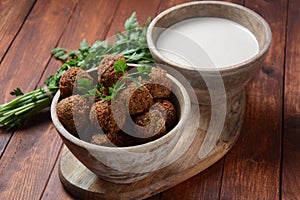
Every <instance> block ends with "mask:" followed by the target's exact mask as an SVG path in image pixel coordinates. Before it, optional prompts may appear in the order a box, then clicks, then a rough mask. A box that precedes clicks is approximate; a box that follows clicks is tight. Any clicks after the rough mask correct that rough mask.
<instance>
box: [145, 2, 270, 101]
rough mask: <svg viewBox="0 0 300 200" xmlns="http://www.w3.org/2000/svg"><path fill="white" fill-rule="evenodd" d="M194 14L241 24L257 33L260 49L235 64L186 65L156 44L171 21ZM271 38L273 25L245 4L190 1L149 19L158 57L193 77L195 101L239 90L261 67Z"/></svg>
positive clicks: (151, 45) (151, 42)
mask: <svg viewBox="0 0 300 200" xmlns="http://www.w3.org/2000/svg"><path fill="white" fill-rule="evenodd" d="M194 17H217V18H223V19H228V20H232V21H234V22H237V23H239V24H241V25H242V26H244V27H246V28H247V29H249V30H250V31H251V32H252V33H253V34H254V36H255V37H256V39H257V41H258V45H259V50H258V53H257V54H256V55H254V56H253V57H251V58H250V59H248V60H246V61H244V62H241V63H239V64H235V65H232V66H225V67H221V68H208V67H206V68H198V67H197V70H196V69H192V68H190V69H187V68H186V67H183V66H181V65H180V64H177V63H175V62H174V61H172V60H170V59H167V58H166V57H164V56H163V55H162V54H161V53H160V52H159V51H158V49H157V47H156V41H157V39H158V37H159V35H160V34H161V33H162V32H163V31H164V30H165V29H166V28H168V27H170V26H171V25H173V24H175V23H178V22H180V21H182V20H185V19H189V18H194ZM271 40H272V33H271V30H270V27H269V25H268V24H267V22H266V21H265V20H264V19H263V18H262V17H261V16H260V15H258V14H256V13H255V12H253V11H252V10H250V9H248V8H245V7H243V6H240V5H237V4H233V3H227V2H218V1H200V2H189V3H185V4H181V5H177V6H175V7H172V8H170V9H168V10H166V11H164V12H162V13H160V14H159V15H158V16H156V17H155V18H154V19H153V21H152V22H151V23H150V25H149V28H148V32H147V42H148V45H149V48H150V51H151V54H152V56H153V57H154V59H155V61H156V62H157V63H162V64H165V65H167V66H171V67H172V68H174V69H175V70H177V71H179V72H180V73H181V74H183V75H184V76H185V77H186V78H187V79H188V80H189V81H190V84H191V86H192V87H193V88H192V89H193V90H194V92H195V93H196V96H197V99H192V101H193V102H197V103H200V104H206V105H207V104H214V103H219V102H221V103H222V102H224V100H226V99H227V100H228V99H229V98H232V97H234V96H236V95H237V93H240V92H241V91H242V90H243V88H244V86H245V85H246V84H247V83H248V82H249V81H250V80H251V79H252V78H253V77H254V76H255V75H256V74H257V73H258V71H259V70H260V67H261V62H262V60H263V59H264V57H265V55H266V53H267V51H268V49H269V47H270V44H271ZM199 59H201V58H199ZM208 81H212V82H211V84H207V83H208ZM218 81H219V82H221V86H220V84H216V83H217V82H218ZM216 85H217V86H216ZM189 92H191V91H189ZM224 96H225V97H226V98H224Z"/></svg>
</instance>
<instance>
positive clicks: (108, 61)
mask: <svg viewBox="0 0 300 200" xmlns="http://www.w3.org/2000/svg"><path fill="white" fill-rule="evenodd" d="M121 59H122V60H124V61H125V62H126V60H125V58H124V57H123V56H122V55H107V56H105V58H104V59H103V60H102V61H101V63H100V65H99V66H98V83H99V84H100V85H103V86H104V87H105V88H109V87H112V86H113V85H114V84H115V83H116V82H117V81H118V80H119V79H120V77H121V76H123V75H124V73H117V72H116V71H115V67H114V64H115V63H116V62H117V61H118V60H121Z"/></svg>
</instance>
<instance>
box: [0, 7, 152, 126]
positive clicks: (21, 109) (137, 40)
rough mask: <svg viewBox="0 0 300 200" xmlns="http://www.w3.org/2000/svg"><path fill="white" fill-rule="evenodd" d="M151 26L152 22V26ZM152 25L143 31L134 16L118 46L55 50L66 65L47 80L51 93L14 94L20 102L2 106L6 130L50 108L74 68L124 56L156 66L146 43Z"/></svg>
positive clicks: (0, 114) (0, 118) (102, 44)
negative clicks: (64, 76)
mask: <svg viewBox="0 0 300 200" xmlns="http://www.w3.org/2000/svg"><path fill="white" fill-rule="evenodd" d="M149 22H150V19H149V20H148V24H149ZM148 24H145V25H143V26H142V27H139V23H138V21H137V18H136V14H135V13H133V14H132V15H131V16H130V17H129V18H128V19H127V20H126V22H125V24H124V28H125V32H118V33H117V34H116V36H115V42H113V43H112V44H110V43H109V42H108V41H100V40H99V41H96V42H94V43H93V44H92V45H89V44H88V43H87V41H86V40H85V39H84V40H83V41H82V42H81V43H80V48H79V49H78V50H67V49H64V48H61V47H57V48H55V49H53V50H52V51H51V53H52V55H53V57H54V58H56V59H58V60H61V61H62V62H63V64H62V66H61V67H60V68H59V69H58V71H57V72H56V73H55V74H53V75H51V76H50V77H48V78H47V79H46V81H45V85H46V86H47V87H48V89H47V91H46V90H45V89H37V90H34V91H31V92H29V93H27V94H23V92H22V91H21V89H20V88H17V89H15V90H14V91H12V92H11V95H14V96H16V97H17V98H16V99H14V100H12V101H10V102H8V103H6V104H2V105H0V126H3V127H5V128H6V129H16V128H18V127H20V126H21V125H22V124H23V122H24V120H25V119H26V118H28V117H29V116H31V115H33V114H35V113H37V112H39V111H40V110H42V109H44V108H46V107H49V106H50V104H51V98H49V96H51V95H54V94H55V93H56V92H57V90H58V89H59V81H60V78H61V76H62V75H63V74H64V73H65V72H66V71H67V70H68V69H69V68H70V67H81V68H82V69H85V70H87V69H91V68H95V67H97V66H98V65H99V63H100V62H101V60H102V59H103V58H104V56H105V55H108V54H122V55H124V57H125V58H126V60H127V61H128V62H130V63H151V62H153V58H152V56H151V54H150V51H149V49H148V46H147V41H146V32H147V27H148ZM120 70H122V69H120ZM98 87H99V86H98ZM115 87H116V88H114V89H112V93H111V95H112V96H114V93H116V92H117V91H118V89H119V88H122V85H121V86H117V85H116V86H115ZM96 89H97V88H96ZM96 89H95V88H93V91H92V90H89V91H90V92H91V94H92V93H93V94H95V92H96ZM98 90H99V88H98ZM113 91H115V92H113Z"/></svg>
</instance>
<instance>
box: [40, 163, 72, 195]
mask: <svg viewBox="0 0 300 200" xmlns="http://www.w3.org/2000/svg"><path fill="white" fill-rule="evenodd" d="M58 163H59V162H56V163H55V167H54V169H53V171H52V174H51V177H50V179H49V182H48V184H47V187H46V189H45V191H44V193H43V196H42V197H41V199H42V200H53V199H55V200H72V199H74V197H73V196H71V195H70V194H69V193H67V192H66V191H65V189H64V188H63V185H62V184H61V183H60V180H59V177H58Z"/></svg>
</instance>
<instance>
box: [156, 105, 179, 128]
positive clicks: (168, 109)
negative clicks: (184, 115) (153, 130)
mask: <svg viewBox="0 0 300 200" xmlns="http://www.w3.org/2000/svg"><path fill="white" fill-rule="evenodd" d="M152 109H154V110H158V111H159V112H160V113H161V114H162V116H163V117H164V119H165V121H166V127H167V129H168V130H171V129H172V128H173V127H174V126H175V124H176V123H177V112H176V109H175V107H174V105H173V104H172V103H171V102H170V101H168V100H165V99H158V100H156V101H155V103H154V105H153V106H152V107H151V110H152Z"/></svg>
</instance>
